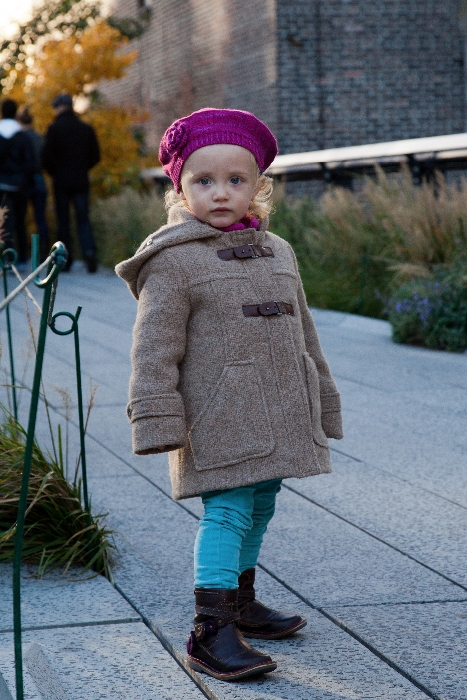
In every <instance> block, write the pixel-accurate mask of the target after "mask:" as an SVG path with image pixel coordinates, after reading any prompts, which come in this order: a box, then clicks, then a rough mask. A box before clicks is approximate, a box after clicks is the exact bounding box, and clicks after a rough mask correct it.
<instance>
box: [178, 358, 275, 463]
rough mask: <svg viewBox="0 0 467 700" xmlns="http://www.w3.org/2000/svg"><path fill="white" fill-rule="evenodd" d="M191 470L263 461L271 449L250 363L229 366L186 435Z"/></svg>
mask: <svg viewBox="0 0 467 700" xmlns="http://www.w3.org/2000/svg"><path fill="white" fill-rule="evenodd" d="M189 441H190V446H191V449H192V452H193V458H194V464H195V469H196V470H197V471H203V470H205V469H215V468H216V467H228V466H230V465H234V464H238V463H239V462H243V461H244V460H246V459H253V458H255V457H266V456H267V455H269V454H271V452H272V451H273V449H274V436H273V434H272V429H271V425H270V420H269V414H268V409H267V405H266V400H265V396H264V391H263V386H262V382H261V378H260V376H259V374H258V371H257V369H256V366H255V364H254V362H231V363H229V364H228V365H226V366H225V367H224V369H223V371H222V374H221V376H220V379H219V381H218V382H217V384H216V386H215V387H214V390H213V392H212V393H211V395H210V397H209V398H208V400H207V402H206V404H205V405H204V407H203V410H202V411H201V413H200V415H199V416H198V417H197V419H196V420H195V422H194V423H193V426H192V428H191V430H190V432H189Z"/></svg>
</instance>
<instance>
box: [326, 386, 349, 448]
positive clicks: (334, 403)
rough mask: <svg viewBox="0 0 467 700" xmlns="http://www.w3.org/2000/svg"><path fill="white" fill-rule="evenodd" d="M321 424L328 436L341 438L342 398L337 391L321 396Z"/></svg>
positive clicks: (342, 435)
mask: <svg viewBox="0 0 467 700" xmlns="http://www.w3.org/2000/svg"><path fill="white" fill-rule="evenodd" d="M321 425H322V427H323V430H324V433H325V435H326V437H328V438H335V439H336V440H341V439H342V438H343V437H344V433H343V431H342V414H341V399H340V395H339V394H338V393H337V392H336V393H333V394H325V395H324V396H321Z"/></svg>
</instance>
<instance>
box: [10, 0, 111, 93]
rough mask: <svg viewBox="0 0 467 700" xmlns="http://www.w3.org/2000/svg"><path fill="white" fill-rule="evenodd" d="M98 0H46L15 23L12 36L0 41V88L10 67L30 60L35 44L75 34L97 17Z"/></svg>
mask: <svg viewBox="0 0 467 700" xmlns="http://www.w3.org/2000/svg"><path fill="white" fill-rule="evenodd" d="M100 14H101V8H100V3H99V2H98V0H45V2H44V3H43V4H42V5H41V6H40V7H38V6H36V7H35V9H34V10H33V15H32V17H31V19H29V20H28V21H27V22H25V23H24V24H19V25H18V31H17V33H16V35H15V36H14V37H13V39H3V41H1V42H0V91H2V89H3V88H4V87H6V85H7V83H6V82H5V78H6V76H7V75H8V74H9V73H10V72H11V71H12V70H18V69H21V68H24V67H25V66H26V65H28V64H30V63H31V60H33V57H34V54H35V53H36V50H37V48H38V47H40V46H41V44H42V43H44V41H47V40H48V39H50V38H53V37H55V38H57V36H60V37H67V36H77V37H79V36H80V34H81V33H82V32H83V31H84V30H85V29H86V27H88V26H89V23H90V22H91V23H92V22H93V21H95V20H96V19H98V18H99V17H100Z"/></svg>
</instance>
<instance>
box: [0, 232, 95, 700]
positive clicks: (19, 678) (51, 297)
mask: <svg viewBox="0 0 467 700" xmlns="http://www.w3.org/2000/svg"><path fill="white" fill-rule="evenodd" d="M38 238H39V237H38V236H33V238H32V241H33V245H32V260H33V268H35V269H34V270H33V272H32V273H31V274H30V275H29V276H28V277H26V278H25V279H24V280H23V281H22V282H20V284H19V285H18V286H17V287H16V288H15V289H14V290H13V291H12V292H10V293H8V282H7V275H8V272H9V270H11V269H13V270H14V271H16V270H15V262H16V259H17V258H16V252H15V251H14V250H12V249H7V250H5V251H3V253H2V255H1V257H0V266H1V268H2V270H3V290H4V295H5V298H4V299H3V301H2V302H0V311H2V310H3V309H5V311H6V320H7V334H8V349H9V360H10V374H11V386H12V403H13V413H14V417H15V419H16V420H17V418H18V401H17V394H16V389H17V388H18V387H17V385H16V377H15V362H14V351H13V335H12V327H11V318H10V309H9V306H10V303H11V302H12V301H13V299H15V298H16V296H17V295H18V294H19V293H20V292H21V291H22V290H23V289H24V290H26V291H27V286H28V285H29V284H31V283H33V284H34V285H35V286H36V287H38V288H39V289H42V290H43V291H44V296H43V300H42V308H41V319H40V326H39V335H38V339H37V344H36V360H35V366H34V377H33V383H32V390H31V403H30V407H29V419H28V427H27V435H26V444H25V450H24V463H23V473H22V480H21V491H20V498H19V505H18V519H17V523H16V533H15V547H14V558H13V620H14V647H15V677H16V700H24V681H23V655H22V625H21V559H22V550H23V538H24V526H25V517H26V509H27V496H28V488H29V478H30V474H31V465H32V454H33V446H34V435H35V430H36V421H37V412H38V404H39V399H40V386H41V379H42V369H43V363H44V352H45V341H46V334H47V328H50V329H51V331H52V332H53V333H55V334H57V335H70V334H71V333H73V334H74V346H75V365H76V388H77V397H78V414H79V432H80V448H81V452H80V460H81V470H82V484H83V501H84V504H83V505H84V509H85V511H86V514H87V516H86V517H87V525H88V533H89V536H90V532H89V527H90V525H91V516H90V510H89V498H88V487H87V473H86V451H85V424H84V412H83V397H82V384H81V361H80V350H79V332H78V319H79V316H80V313H81V307H80V306H79V307H78V309H77V312H76V314H74V315H73V314H71V313H69V312H67V311H60V312H58V313H56V314H54V313H53V308H54V302H55V293H56V287H57V282H58V275H59V274H60V271H61V270H62V268H63V266H64V265H65V263H66V259H67V251H66V248H65V246H64V245H63V243H55V244H54V246H53V247H52V249H51V252H50V255H49V257H48V258H47V260H45V261H44V262H43V263H41V264H39V250H38V249H39V245H38V243H39V241H38ZM44 269H46V276H45V278H44V279H40V276H39V274H40V272H41V271H42V270H44ZM35 303H36V302H35ZM60 317H66V318H69V319H70V320H71V327H70V328H68V329H66V330H59V329H58V328H57V327H56V322H57V319H58V318H60ZM89 546H90V547H91V544H90V545H89ZM90 555H91V549H90Z"/></svg>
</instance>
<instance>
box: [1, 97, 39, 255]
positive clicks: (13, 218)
mask: <svg viewBox="0 0 467 700" xmlns="http://www.w3.org/2000/svg"><path fill="white" fill-rule="evenodd" d="M17 109H18V106H17V104H16V102H15V101H14V100H4V101H3V102H2V107H1V114H2V119H1V120H0V206H2V207H5V208H6V209H7V212H6V216H5V220H4V223H3V225H4V229H5V231H4V234H3V236H2V238H3V240H4V242H5V244H6V246H7V247H12V246H13V245H14V243H13V235H14V234H15V233H16V249H17V252H18V262H19V263H25V262H26V260H27V258H28V245H27V237H26V229H25V226H24V212H25V209H26V205H27V187H28V186H29V184H30V182H31V178H32V175H33V172H34V151H33V148H32V145H31V142H30V140H29V139H28V137H27V136H26V134H24V133H23V131H22V130H21V126H20V125H19V124H18V122H17V121H16V119H15V117H16V112H17Z"/></svg>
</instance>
